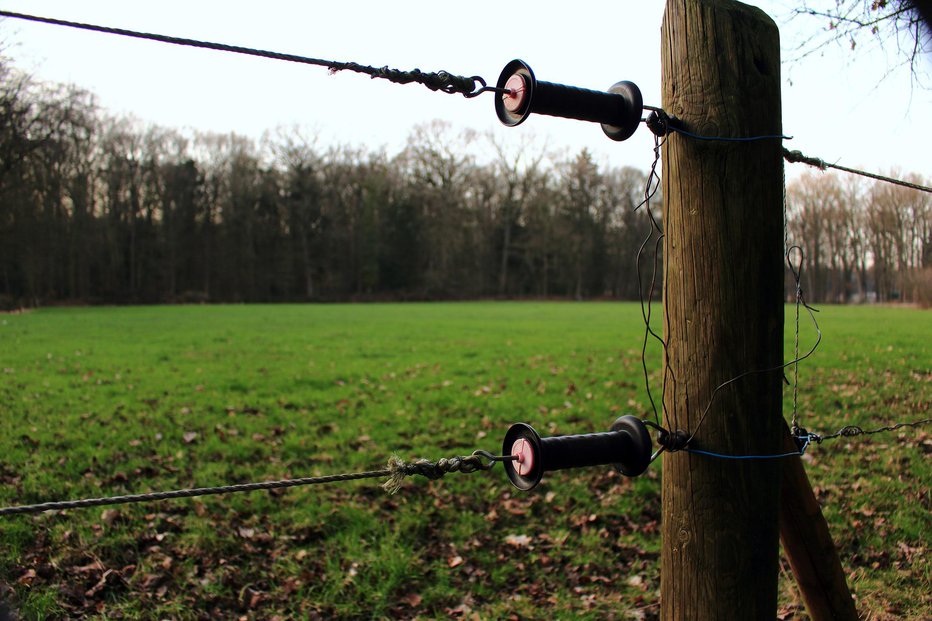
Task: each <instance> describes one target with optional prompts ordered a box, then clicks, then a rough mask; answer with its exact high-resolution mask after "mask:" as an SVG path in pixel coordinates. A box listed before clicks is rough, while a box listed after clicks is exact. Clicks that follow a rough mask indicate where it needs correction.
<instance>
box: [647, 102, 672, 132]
mask: <svg viewBox="0 0 932 621" xmlns="http://www.w3.org/2000/svg"><path fill="white" fill-rule="evenodd" d="M645 125H647V129H649V130H650V131H651V133H653V134H654V135H655V136H657V137H658V138H663V137H664V136H666V135H667V134H669V133H670V115H669V114H667V113H666V112H665V111H664V110H662V109H660V108H657V109H655V110H653V111H652V112H651V113H650V115H649V116H648V117H647V121H646V122H645Z"/></svg>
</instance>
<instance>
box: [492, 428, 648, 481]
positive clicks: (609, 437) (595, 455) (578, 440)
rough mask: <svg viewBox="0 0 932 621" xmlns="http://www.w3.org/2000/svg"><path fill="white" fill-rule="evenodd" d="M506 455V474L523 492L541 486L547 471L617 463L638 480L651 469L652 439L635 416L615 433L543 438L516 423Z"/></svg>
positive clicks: (505, 447) (507, 440) (504, 446)
mask: <svg viewBox="0 0 932 621" xmlns="http://www.w3.org/2000/svg"><path fill="white" fill-rule="evenodd" d="M502 454H503V455H510V456H512V457H514V460H512V461H506V462H504V465H505V472H506V473H507V474H508V478H509V479H510V480H511V482H512V484H514V486H515V487H517V488H518V489H520V490H529V489H531V488H533V487H535V486H536V485H537V484H538V483H540V480H541V478H542V477H543V476H544V473H545V472H550V471H552V470H566V469H568V468H586V467H589V466H604V465H607V464H613V465H614V466H615V468H616V469H617V470H618V471H619V472H621V473H622V474H623V475H625V476H629V477H636V476H638V475H639V474H641V473H642V472H644V471H645V470H646V469H647V466H648V465H649V464H650V458H651V440H650V434H649V433H648V431H647V427H646V426H645V425H644V423H643V422H641V420H640V419H639V418H637V417H635V416H622V417H621V418H619V419H618V420H616V421H615V423H614V424H613V425H612V428H611V431H606V432H603V433H588V434H582V435H575V436H551V437H549V438H541V437H540V434H538V433H537V432H536V431H534V428H533V427H531V426H530V425H526V424H524V423H516V424H514V425H512V426H511V428H510V429H509V430H508V433H506V434H505V440H504V441H503V442H502Z"/></svg>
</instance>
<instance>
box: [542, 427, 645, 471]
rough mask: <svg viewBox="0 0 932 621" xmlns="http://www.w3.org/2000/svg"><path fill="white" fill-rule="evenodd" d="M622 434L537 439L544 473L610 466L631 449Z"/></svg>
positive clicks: (629, 442) (628, 438) (626, 437)
mask: <svg viewBox="0 0 932 621" xmlns="http://www.w3.org/2000/svg"><path fill="white" fill-rule="evenodd" d="M631 444H632V441H631V435H630V434H629V433H628V432H626V431H606V432H603V433H587V434H582V435H576V436H552V437H549V438H541V456H542V458H543V463H542V465H543V468H544V472H550V471H552V470H566V469H567V468H586V467H589V466H603V465H605V464H613V463H615V462H616V461H618V460H619V459H620V458H621V456H623V455H625V454H627V453H628V452H629V451H630V450H631Z"/></svg>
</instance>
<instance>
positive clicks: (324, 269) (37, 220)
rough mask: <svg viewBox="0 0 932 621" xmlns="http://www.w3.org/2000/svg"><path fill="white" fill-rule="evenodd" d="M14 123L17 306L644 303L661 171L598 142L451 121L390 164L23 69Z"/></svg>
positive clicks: (13, 99) (1, 155)
mask: <svg viewBox="0 0 932 621" xmlns="http://www.w3.org/2000/svg"><path fill="white" fill-rule="evenodd" d="M0 124H2V125H0V295H2V296H4V297H5V299H6V300H7V304H8V305H9V304H23V303H25V304H27V305H33V304H39V303H49V302H56V301H83V302H92V303H93V302H108V303H112V302H116V303H134V302H166V301H200V300H203V301H207V300H210V301H247V302H255V301H285V300H335V299H353V298H371V299H380V298H386V299H427V298H430V299H437V298H465V297H479V296H545V297H550V296H568V297H573V298H589V297H601V296H611V297H615V298H634V297H637V290H636V284H635V283H636V278H635V275H634V272H633V270H634V261H635V251H636V248H637V245H638V244H640V242H641V240H642V238H643V236H644V235H645V233H646V232H647V231H649V228H650V227H649V223H648V222H647V220H646V217H645V215H644V214H643V212H635V210H634V207H635V206H636V204H637V203H638V202H639V200H640V198H639V197H640V194H642V193H643V185H644V182H645V175H644V173H643V172H641V171H639V170H636V169H633V168H624V169H620V170H607V169H605V168H604V167H602V166H599V165H598V164H597V163H596V162H595V161H594V160H593V158H592V156H591V155H590V154H589V153H588V152H586V151H582V152H581V153H579V154H577V155H575V156H573V157H568V158H555V157H553V156H550V155H548V154H547V153H546V152H545V150H544V149H542V148H540V147H538V146H535V145H534V144H532V143H530V142H529V143H525V144H523V145H520V146H518V147H509V146H505V145H501V144H496V143H495V142H494V141H493V140H492V139H491V138H490V137H488V136H485V137H483V136H477V135H475V134H474V133H469V132H466V133H457V132H455V131H454V130H452V129H451V127H450V126H449V125H447V124H445V123H442V122H433V123H429V124H425V125H423V126H420V127H417V128H415V129H414V130H413V131H412V133H411V135H410V138H409V140H408V143H407V147H406V148H405V149H404V150H403V151H402V152H401V153H399V154H397V155H395V156H392V157H390V156H388V155H386V154H385V153H384V152H370V151H367V150H365V149H360V148H353V147H330V148H326V149H323V148H319V147H318V146H317V145H316V144H315V142H314V140H312V139H307V138H305V137H302V135H301V133H300V132H298V131H290V132H280V133H279V135H278V136H277V137H275V138H265V139H263V140H262V141H254V140H251V139H247V138H244V137H241V136H236V135H232V134H231V135H213V134H184V133H180V132H178V131H174V130H170V129H165V128H161V127H152V126H141V125H140V124H139V123H137V122H133V121H131V120H127V119H122V118H112V117H110V116H108V115H106V114H104V113H103V112H102V111H101V110H99V109H98V107H97V105H96V104H95V102H94V98H93V97H92V96H91V95H90V94H89V93H87V92H84V91H81V90H79V89H76V88H73V87H63V86H49V85H44V84H37V83H35V82H33V81H31V80H29V79H28V78H27V77H25V76H23V75H22V74H19V73H17V72H16V71H15V70H13V69H11V68H10V67H8V66H4V67H2V75H0ZM477 153H485V154H488V157H487V158H486V160H485V161H483V162H480V161H479V158H478V157H477V155H476V154H477Z"/></svg>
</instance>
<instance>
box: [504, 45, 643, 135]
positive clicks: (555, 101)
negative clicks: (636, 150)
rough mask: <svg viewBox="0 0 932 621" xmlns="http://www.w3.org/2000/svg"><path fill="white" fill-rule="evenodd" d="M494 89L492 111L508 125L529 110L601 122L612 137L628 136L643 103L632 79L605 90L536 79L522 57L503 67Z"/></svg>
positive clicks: (519, 118)
mask: <svg viewBox="0 0 932 621" xmlns="http://www.w3.org/2000/svg"><path fill="white" fill-rule="evenodd" d="M496 90H497V91H498V92H500V93H501V96H500V97H496V98H495V114H497V115H498V119H499V120H500V121H501V122H502V123H504V124H505V125H507V126H509V127H513V126H515V125H520V124H521V123H522V122H524V120H525V119H526V118H527V117H529V116H530V115H531V114H532V113H535V114H547V115H550V116H559V117H562V118H567V119H577V120H579V121H591V122H595V123H601V124H602V131H603V132H605V135H606V136H608V137H609V138H611V139H612V140H619V141H620V140H626V139H627V138H630V137H631V135H632V134H634V131H635V130H636V129H637V128H638V124H639V123H640V122H641V113H642V112H643V108H644V102H643V99H642V97H641V91H640V89H638V87H637V85H636V84H634V83H633V82H617V83H615V84H614V85H612V87H611V88H609V89H608V92H607V93H603V92H599V91H590V90H586V89H582V88H576V87H574V86H565V85H563V84H554V83H552V82H539V81H538V80H537V78H535V77H534V72H533V71H531V68H530V67H529V66H528V65H527V63H525V62H524V61H523V60H513V61H511V62H510V63H508V64H507V65H505V68H504V69H503V70H502V74H501V75H500V76H499V78H498V83H497V84H496Z"/></svg>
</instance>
